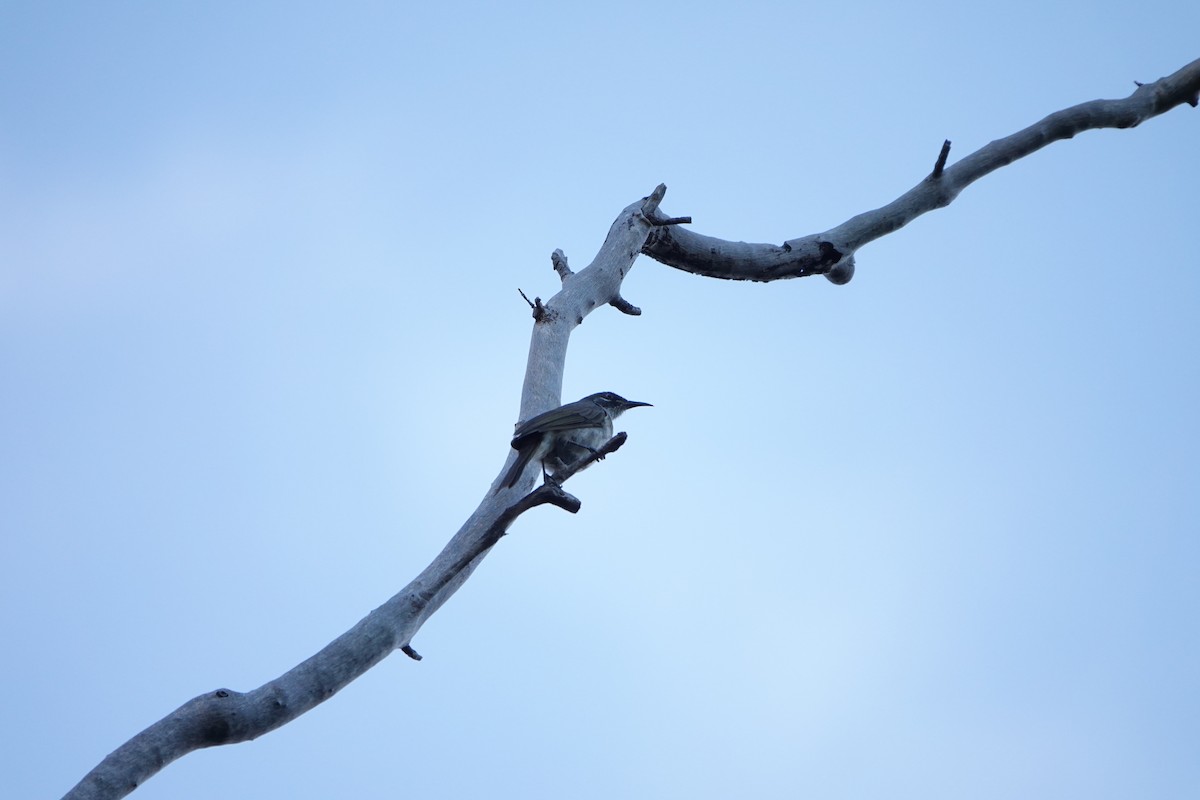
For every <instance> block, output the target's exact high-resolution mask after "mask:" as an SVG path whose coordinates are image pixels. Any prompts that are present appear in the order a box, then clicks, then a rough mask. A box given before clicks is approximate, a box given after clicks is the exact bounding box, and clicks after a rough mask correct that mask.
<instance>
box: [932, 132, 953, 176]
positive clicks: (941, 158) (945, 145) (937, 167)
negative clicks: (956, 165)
mask: <svg viewBox="0 0 1200 800" xmlns="http://www.w3.org/2000/svg"><path fill="white" fill-rule="evenodd" d="M949 157H950V140H949V139H947V140H946V141H944V142H942V152H940V153H938V157H937V163H936V164H934V165H933V172H932V173H930V175H929V179H930V180H934V181H936V180H937V179H938V178H940V177H942V170H944V169H945V168H946V159H947V158H949Z"/></svg>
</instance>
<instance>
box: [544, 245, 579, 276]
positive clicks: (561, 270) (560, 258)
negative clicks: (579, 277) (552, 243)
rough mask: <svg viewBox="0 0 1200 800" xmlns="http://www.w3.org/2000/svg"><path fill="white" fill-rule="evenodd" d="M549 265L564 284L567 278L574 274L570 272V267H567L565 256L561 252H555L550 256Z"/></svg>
mask: <svg viewBox="0 0 1200 800" xmlns="http://www.w3.org/2000/svg"><path fill="white" fill-rule="evenodd" d="M550 264H551V265H552V266H553V267H554V271H555V272H557V273H558V277H559V278H561V279H562V281H563V282H564V283H566V280H567V278H569V277H571V276H572V275H574V274H575V273H574V272H572V271H571V267H570V266H568V265H567V255H566V253H564V252H563V251H562V250H555V251H554V252H553V253H551V254H550Z"/></svg>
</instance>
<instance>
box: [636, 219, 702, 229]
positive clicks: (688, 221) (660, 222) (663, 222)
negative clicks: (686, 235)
mask: <svg viewBox="0 0 1200 800" xmlns="http://www.w3.org/2000/svg"><path fill="white" fill-rule="evenodd" d="M646 219H647V220H648V221H649V222H650V224H651V225H653V226H655V227H656V228H662V227H665V226H667V225H691V224H692V218H691V217H657V216H648V217H646Z"/></svg>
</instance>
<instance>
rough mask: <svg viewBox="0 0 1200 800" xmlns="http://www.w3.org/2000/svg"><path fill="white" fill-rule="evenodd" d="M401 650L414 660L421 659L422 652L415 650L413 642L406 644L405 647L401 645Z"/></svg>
mask: <svg viewBox="0 0 1200 800" xmlns="http://www.w3.org/2000/svg"><path fill="white" fill-rule="evenodd" d="M400 652H401V653H404V655H406V656H408V657H409V658H411V659H412V660H413V661H420V660H421V654H420V653H418V652H417V651H416V650H413V646H412V645H411V644H406V645H404V646H403V647H401V648H400Z"/></svg>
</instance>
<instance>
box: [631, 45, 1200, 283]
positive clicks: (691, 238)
mask: <svg viewBox="0 0 1200 800" xmlns="http://www.w3.org/2000/svg"><path fill="white" fill-rule="evenodd" d="M1198 102H1200V59H1198V60H1196V61H1193V62H1192V63H1190V64H1188V65H1187V66H1186V67H1184V68H1183V69H1181V70H1179V71H1178V72H1175V73H1174V74H1172V75H1168V76H1167V77H1165V78H1161V79H1159V80H1157V81H1155V82H1154V83H1147V84H1144V85H1139V86H1138V88H1137V89H1136V90H1134V92H1133V94H1132V95H1130V96H1129V97H1127V98H1125V99H1124V100H1092V101H1091V102H1088V103H1080V104H1079V105H1077V106H1072V107H1070V108H1066V109H1063V110H1062V111H1056V112H1054V113H1053V114H1051V115H1050V116H1048V117H1046V118H1045V119H1043V120H1041V121H1040V122H1037V123H1035V124H1033V125H1030V126H1029V127H1028V128H1025V129H1024V130H1022V131H1018V132H1017V133H1014V134H1013V135H1011V136H1007V137H1005V138H1003V139H997V140H996V141H994V142H991V143H990V144H987V145H985V146H984V147H981V148H980V149H979V150H976V151H975V152H974V153H972V154H971V155H969V156H967V157H966V158H964V159H963V160H961V161H959V162H958V163H957V164H954V165H953V166H950V167H945V156H948V155H949V148H948V146H943V155H942V156H941V157H939V159H938V165H936V166H935V167H934V171H933V173H932V174H930V175H929V177H927V178H925V179H924V180H922V181H921V182H920V183H918V184H917V185H916V186H914V187H913V188H912V189H910V190H909V191H908V192H906V193H905V194H903V195H901V196H900V197H898V198H896V199H895V200H893V201H892V202H891V203H888V204H887V205H886V206H883V207H882V208H877V209H875V210H874V211H868V212H866V213H863V214H859V215H858V216H856V217H853V218H851V219H849V220H847V221H846V222H843V223H842V224H841V225H838V226H837V227H836V228H831V229H830V230H828V231H825V232H824V233H815V234H811V235H809V236H803V237H800V238H797V239H789V240H788V241H786V242H784V243H783V244H782V245H775V244H751V243H747V242H729V241H725V240H724V239H717V238H714V237H711V236H703V235H701V234H698V233H695V232H693V231H690V230H687V229H682V228H678V227H661V228H656V229H655V231H654V233H653V234H652V235H651V237H650V239H649V241H647V242H646V247H645V248H644V249H643V251H642V252H644V253H645V254H646V255H648V256H650V257H651V258H653V259H654V260H655V261H661V262H662V263H663V264H667V265H668V266H672V267H676V268H677V269H682V270H685V271H687V272H694V273H696V274H697V275H704V276H707V277H710V278H728V279H731V280H749V281H774V280H779V279H781V278H803V277H806V276H808V275H824V276H825V277H826V278H828V279H829V280H830V281H832V282H833V283H837V284H843V283H847V282H848V281H849V280H850V279H851V278H852V277H853V276H854V256H855V254H856V253H857V252H858V249H859V248H860V247H862V246H863V245H865V244H867V243H868V242H872V241H874V240H876V239H878V238H880V237H881V236H886V235H887V234H889V233H892V232H894V231H897V230H899V229H900V228H902V227H904V226H905V225H907V224H908V223H909V222H911V221H913V220H914V219H916V218H917V217H919V216H921V215H922V214H924V213H926V212H928V211H933V210H934V209H937V208H944V207H945V206H948V205H950V203H951V202H952V201H953V200H954V198H956V197H957V196H958V194H959V192H961V191H962V190H963V189H965V188H967V187H968V186H970V185H971V184H972V183H974V182H975V181H977V180H979V179H980V178H982V177H983V176H984V175H987V174H988V173H989V172H993V171H995V170H997V169H1000V168H1001V167H1003V166H1006V165H1008V164H1011V163H1012V162H1014V161H1016V160H1017V159H1019V158H1023V157H1025V156H1027V155H1029V154H1030V153H1034V152H1036V151H1038V150H1040V149H1042V148H1043V147H1045V146H1046V145H1048V144H1050V143H1052V142H1057V141H1060V140H1062V139H1070V138H1071V137H1073V136H1075V135H1076V134H1078V133H1082V132H1083V131H1087V130H1094V129H1097V128H1132V127H1134V126H1136V125H1138V124H1140V123H1142V122H1144V121H1146V120H1147V119H1150V118H1151V117H1155V116H1158V115H1159V114H1162V113H1164V112H1166V111H1170V110H1171V109H1173V108H1175V107H1176V106H1179V105H1182V104H1184V103H1187V104H1188V105H1191V106H1193V107H1195V106H1196V105H1197V103H1198ZM947 145H948V143H947ZM939 167H942V168H943V169H939Z"/></svg>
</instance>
